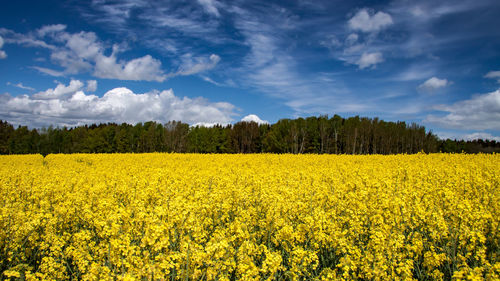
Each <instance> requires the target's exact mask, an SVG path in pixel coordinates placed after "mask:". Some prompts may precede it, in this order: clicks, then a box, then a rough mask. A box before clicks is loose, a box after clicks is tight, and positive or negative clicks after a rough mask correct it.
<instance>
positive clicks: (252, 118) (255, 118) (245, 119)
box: [241, 114, 269, 124]
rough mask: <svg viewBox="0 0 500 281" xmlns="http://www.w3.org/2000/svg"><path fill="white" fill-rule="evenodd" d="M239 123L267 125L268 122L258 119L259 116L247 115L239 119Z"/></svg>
mask: <svg viewBox="0 0 500 281" xmlns="http://www.w3.org/2000/svg"><path fill="white" fill-rule="evenodd" d="M241 121H243V122H255V123H257V124H269V122H268V121H266V120H262V119H260V118H259V116H257V115H255V114H249V115H247V116H245V117H243V118H241Z"/></svg>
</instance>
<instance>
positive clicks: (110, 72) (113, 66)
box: [94, 54, 167, 82]
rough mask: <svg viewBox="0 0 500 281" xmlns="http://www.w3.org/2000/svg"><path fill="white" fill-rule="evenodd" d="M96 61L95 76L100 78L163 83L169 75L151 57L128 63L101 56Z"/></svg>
mask: <svg viewBox="0 0 500 281" xmlns="http://www.w3.org/2000/svg"><path fill="white" fill-rule="evenodd" d="M99 57H100V59H98V60H96V64H95V71H94V76H96V77H99V78H108V79H119V80H135V81H140V80H144V81H158V82H163V81H164V80H165V79H166V78H167V75H165V74H164V73H163V71H162V70H161V62H160V61H159V60H157V59H154V58H153V57H151V56H150V55H146V56H144V57H142V58H137V59H133V60H131V61H128V62H123V61H122V62H117V60H116V57H115V56H114V55H111V56H110V57H106V56H104V55H102V54H101V55H99Z"/></svg>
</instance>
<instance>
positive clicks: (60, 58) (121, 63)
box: [2, 24, 167, 82]
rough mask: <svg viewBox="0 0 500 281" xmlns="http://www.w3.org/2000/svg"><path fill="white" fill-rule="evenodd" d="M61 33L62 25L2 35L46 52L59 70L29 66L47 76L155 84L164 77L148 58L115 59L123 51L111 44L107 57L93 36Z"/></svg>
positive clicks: (157, 63)
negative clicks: (86, 75)
mask: <svg viewBox="0 0 500 281" xmlns="http://www.w3.org/2000/svg"><path fill="white" fill-rule="evenodd" d="M65 30H66V26H65V25H62V24H58V25H48V26H43V27H42V28H40V29H38V30H37V32H35V33H30V34H28V35H23V34H17V33H14V32H12V31H9V30H5V29H3V30H2V32H3V33H6V34H9V35H10V37H12V38H11V41H12V42H13V43H17V44H22V45H27V46H31V47H45V48H48V49H50V50H51V55H50V58H51V61H52V62H53V63H54V64H56V65H59V66H61V67H62V68H63V71H56V70H52V69H49V68H45V67H38V66H35V67H33V68H34V69H37V70H38V71H40V72H42V73H45V74H48V75H52V76H64V75H67V74H79V73H85V72H90V73H92V74H93V75H94V76H96V77H99V78H107V79H118V80H135V81H139V80H141V81H158V82H162V81H164V80H165V79H166V78H167V75H166V74H165V73H164V72H163V70H162V65H161V62H160V61H159V60H157V59H155V58H153V57H151V56H150V55H145V56H143V57H139V58H135V59H131V60H129V61H126V60H119V59H118V58H117V53H119V52H120V51H123V50H121V49H120V48H119V46H118V45H114V46H113V48H112V53H111V55H109V56H107V55H105V52H106V50H107V49H109V48H106V46H105V45H104V43H103V42H101V41H100V40H99V38H98V37H97V36H96V34H95V33H93V32H84V31H82V32H78V33H69V32H66V31H65ZM37 36H38V37H37ZM40 38H42V39H43V40H51V41H52V43H54V45H49V44H47V43H45V41H42V40H40Z"/></svg>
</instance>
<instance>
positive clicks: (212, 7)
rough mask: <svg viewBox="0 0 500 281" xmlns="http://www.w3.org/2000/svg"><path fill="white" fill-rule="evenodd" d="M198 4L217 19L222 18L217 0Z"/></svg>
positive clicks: (205, 0)
mask: <svg viewBox="0 0 500 281" xmlns="http://www.w3.org/2000/svg"><path fill="white" fill-rule="evenodd" d="M198 3H199V4H200V5H201V6H202V7H203V9H204V10H205V11H206V12H207V13H209V14H212V15H214V16H216V17H219V16H220V13H219V10H218V9H217V6H218V5H219V2H217V1H216V0H198Z"/></svg>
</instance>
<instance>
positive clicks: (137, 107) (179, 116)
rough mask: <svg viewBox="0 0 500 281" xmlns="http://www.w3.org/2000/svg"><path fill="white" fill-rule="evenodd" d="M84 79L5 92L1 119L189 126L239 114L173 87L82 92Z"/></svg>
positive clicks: (38, 123) (37, 123) (38, 122)
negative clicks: (176, 122) (177, 122)
mask: <svg viewBox="0 0 500 281" xmlns="http://www.w3.org/2000/svg"><path fill="white" fill-rule="evenodd" d="M83 86H84V83H83V82H81V81H79V80H72V81H71V82H70V84H69V85H67V86H66V85H63V84H58V85H57V87H55V88H54V89H48V90H46V91H44V92H40V93H37V94H35V95H32V96H29V95H21V96H15V97H12V96H10V95H8V94H3V95H0V100H1V101H2V102H1V103H0V119H2V120H7V121H9V122H11V123H13V124H25V125H29V126H33V127H41V126H48V125H59V126H77V125H82V124H90V123H101V122H116V123H121V122H127V123H132V124H134V123H137V122H145V121H151V120H153V121H158V122H168V121H170V120H180V121H183V122H186V123H189V124H195V123H202V122H204V123H219V124H228V123H230V122H231V121H232V116H234V115H235V113H234V111H235V109H236V108H235V107H234V105H232V104H230V103H227V102H210V101H208V100H206V99H204V98H201V97H199V98H188V97H182V98H181V97H177V96H175V95H174V92H173V91H172V90H171V89H170V90H164V91H156V90H155V91H151V92H148V93H144V94H138V93H134V92H132V91H131V90H130V89H127V88H115V89H112V90H110V91H108V92H106V93H105V94H104V95H103V96H102V97H98V96H96V95H92V94H86V93H84V92H83V91H82V88H83Z"/></svg>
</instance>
